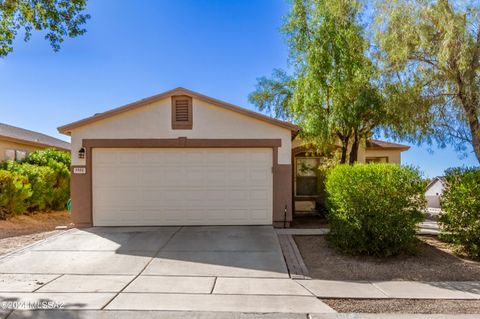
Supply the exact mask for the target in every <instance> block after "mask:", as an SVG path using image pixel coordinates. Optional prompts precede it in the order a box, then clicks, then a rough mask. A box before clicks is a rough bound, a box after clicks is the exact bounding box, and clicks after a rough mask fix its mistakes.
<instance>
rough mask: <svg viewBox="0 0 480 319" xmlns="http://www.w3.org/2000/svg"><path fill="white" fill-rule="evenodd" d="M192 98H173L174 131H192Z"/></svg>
mask: <svg viewBox="0 0 480 319" xmlns="http://www.w3.org/2000/svg"><path fill="white" fill-rule="evenodd" d="M192 124H193V121H192V98H191V97H189V96H185V95H178V96H172V129H174V130H191V129H192V126H193V125H192Z"/></svg>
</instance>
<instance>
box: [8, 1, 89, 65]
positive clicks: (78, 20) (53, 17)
mask: <svg viewBox="0 0 480 319" xmlns="http://www.w3.org/2000/svg"><path fill="white" fill-rule="evenodd" d="M85 6H86V0H43V1H42V0H0V57H5V56H7V55H8V54H9V53H10V52H12V50H13V41H14V40H15V38H16V36H17V33H18V32H19V30H23V31H24V33H25V41H28V40H29V39H30V37H31V35H32V31H33V30H38V31H40V30H46V31H47V34H46V35H45V39H47V40H48V41H49V42H50V44H51V46H52V48H53V50H54V51H58V50H59V49H60V44H61V43H62V42H63V40H64V38H65V37H70V38H73V37H76V36H79V35H82V34H84V33H85V32H86V30H85V29H83V28H82V25H83V24H85V22H86V21H87V19H89V18H90V15H88V14H84V13H83V11H84V9H85Z"/></svg>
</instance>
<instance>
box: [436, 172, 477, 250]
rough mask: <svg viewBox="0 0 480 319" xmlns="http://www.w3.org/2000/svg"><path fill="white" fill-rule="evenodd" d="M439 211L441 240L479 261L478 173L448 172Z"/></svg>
mask: <svg viewBox="0 0 480 319" xmlns="http://www.w3.org/2000/svg"><path fill="white" fill-rule="evenodd" d="M441 207H442V214H441V215H440V217H439V223H440V227H441V238H442V239H444V240H446V241H448V242H450V243H452V244H454V245H455V246H457V248H459V249H461V250H462V251H463V252H465V253H466V254H468V255H470V256H471V257H472V258H475V259H480V169H479V168H453V169H449V170H447V171H446V172H445V189H444V192H443V195H442V199H441Z"/></svg>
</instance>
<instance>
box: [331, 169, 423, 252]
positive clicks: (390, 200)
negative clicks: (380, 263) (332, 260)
mask: <svg viewBox="0 0 480 319" xmlns="http://www.w3.org/2000/svg"><path fill="white" fill-rule="evenodd" d="M326 189H327V194H328V199H327V204H328V207H329V214H328V218H329V222H330V233H329V235H328V239H329V241H330V242H331V243H332V244H333V246H334V247H336V248H337V249H339V250H340V251H342V252H345V253H349V254H365V255H374V256H390V255H397V254H400V253H410V252H412V251H414V249H415V247H416V243H417V238H416V234H415V233H416V227H417V224H418V223H419V222H421V221H422V220H423V218H424V217H423V211H424V210H425V196H424V193H425V184H424V183H423V181H422V179H421V177H420V174H419V172H418V171H417V170H415V169H413V168H409V167H401V166H400V165H395V164H367V165H365V164H355V165H338V166H337V167H335V168H334V169H333V170H332V171H331V172H330V173H329V174H328V177H327V183H326Z"/></svg>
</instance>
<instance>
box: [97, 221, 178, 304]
mask: <svg viewBox="0 0 480 319" xmlns="http://www.w3.org/2000/svg"><path fill="white" fill-rule="evenodd" d="M182 228H183V227H178V229H177V230H176V231H174V232H173V233H172V234H171V235H170V237H169V238H168V240H167V241H166V242H165V243H164V244H163V245H161V246H160V248H158V250H157V251H156V252H155V254H154V255H153V257H152V258H150V260H149V261H148V262H147V263H146V264H145V266H144V267H143V268H142V270H140V272H139V273H138V274H137V275H136V276H135V277H133V279H132V280H130V281H129V282H128V283H127V284H126V285H125V287H123V288H122V289H121V290H120V291H119V292H117V293H116V294H115V295H114V296H113V297H112V299H110V300H109V301H108V302H107V303H106V304H105V305H104V306H103V307H102V308H101V309H102V310H104V309H105V308H106V307H108V305H110V304H111V303H112V301H113V300H114V299H115V298H117V296H119V295H120V294H121V293H122V292H123V291H124V290H125V289H126V288H127V287H128V286H129V285H130V284H131V283H132V282H134V281H135V279H137V278H138V277H140V275H141V274H142V273H143V272H144V271H145V269H147V267H148V266H149V265H150V263H151V262H152V261H153V260H154V259H155V258H156V257H157V256H158V254H159V253H160V251H162V249H163V248H165V247H166V246H167V245H168V243H169V242H170V241H171V240H172V238H173V237H175V235H176V234H177V233H178V232H179V231H180V230H181V229H182Z"/></svg>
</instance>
